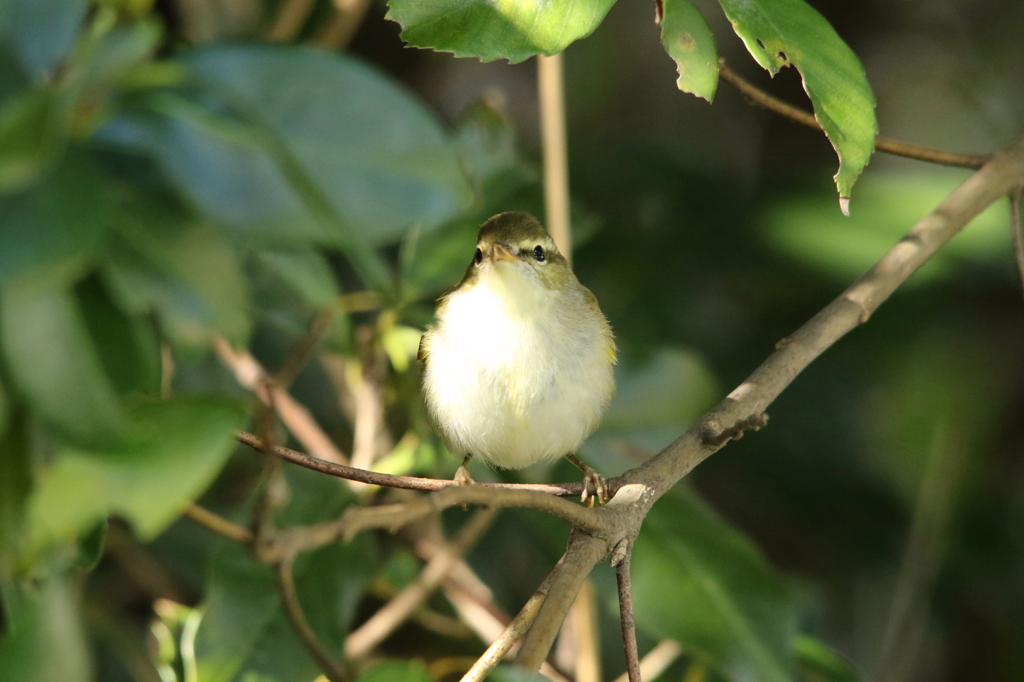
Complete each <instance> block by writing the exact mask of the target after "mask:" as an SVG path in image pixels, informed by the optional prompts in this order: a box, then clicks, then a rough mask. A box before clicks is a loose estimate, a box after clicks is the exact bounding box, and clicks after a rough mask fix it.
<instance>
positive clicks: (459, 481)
mask: <svg viewBox="0 0 1024 682" xmlns="http://www.w3.org/2000/svg"><path fill="white" fill-rule="evenodd" d="M454 480H455V485H473V484H474V483H476V481H474V480H473V477H472V476H470V475H469V469H467V468H466V465H464V464H463V465H462V466H460V467H459V469H458V471H456V472H455V479H454Z"/></svg>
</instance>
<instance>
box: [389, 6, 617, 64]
mask: <svg viewBox="0 0 1024 682" xmlns="http://www.w3.org/2000/svg"><path fill="white" fill-rule="evenodd" d="M613 4H615V0H582V1H581V2H576V1H574V0H549V1H548V2H543V3H538V2H527V1H524V0H513V1H511V2H502V3H494V2H485V1H484V0H390V2H388V7H389V9H388V14H387V18H388V19H391V20H392V21H397V22H398V23H399V24H401V25H402V40H404V41H406V42H407V43H409V44H410V45H412V46H413V47H429V48H433V49H435V50H440V51H442V52H452V53H453V54H455V56H456V57H479V58H480V59H481V61H485V62H489V61H492V60H494V59H507V60H509V62H511V63H513V64H515V63H516V62H521V61H523V60H524V59H528V58H529V57H532V56H534V55H537V54H545V55H548V56H550V55H553V54H557V53H558V52H561V51H562V50H564V49H565V48H566V47H568V46H569V44H570V43H572V42H573V41H575V40H579V39H580V38H584V37H586V36H588V35H590V34H591V33H593V32H594V29H596V28H597V27H598V26H599V25H600V23H601V21H602V20H604V17H605V15H606V14H608V10H610V9H611V7H612V5H613Z"/></svg>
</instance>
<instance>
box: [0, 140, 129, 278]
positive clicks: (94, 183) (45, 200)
mask: <svg viewBox="0 0 1024 682" xmlns="http://www.w3.org/2000/svg"><path fill="white" fill-rule="evenodd" d="M112 195H113V186H112V184H111V183H110V182H109V180H108V179H107V178H106V176H105V175H104V174H103V173H102V171H101V170H100V169H99V168H97V166H96V165H95V164H94V163H92V162H90V161H89V159H88V158H87V157H85V156H84V155H81V154H74V155H69V156H68V157H67V158H65V160H64V162H63V163H61V164H60V165H59V166H58V167H57V168H55V169H54V170H53V172H52V173H51V174H50V176H49V177H47V178H46V180H45V181H44V182H43V183H41V184H40V185H38V186H36V187H34V188H32V189H30V190H28V191H25V192H21V193H18V194H0V225H2V226H3V229H0V285H2V284H6V283H9V282H11V281H13V280H14V279H17V278H20V277H24V276H26V275H28V274H34V273H41V272H42V270H41V269H42V268H48V270H47V271H46V272H45V276H46V277H48V278H51V279H52V278H54V277H57V276H60V277H65V278H74V277H77V276H78V275H80V273H81V272H83V271H84V270H85V269H86V268H87V267H88V266H89V265H90V264H91V262H92V259H93V258H94V256H95V254H96V252H97V249H98V247H99V246H100V244H101V243H102V240H103V237H104V235H105V234H106V232H107V230H108V229H109V227H110V224H111V223H112V222H113V215H114V213H113V212H114V202H113V197H112Z"/></svg>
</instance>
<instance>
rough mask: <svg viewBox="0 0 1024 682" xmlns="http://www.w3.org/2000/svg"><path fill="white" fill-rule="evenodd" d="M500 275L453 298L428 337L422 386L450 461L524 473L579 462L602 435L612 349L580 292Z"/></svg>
mask: <svg viewBox="0 0 1024 682" xmlns="http://www.w3.org/2000/svg"><path fill="white" fill-rule="evenodd" d="M501 267H502V268H503V270H502V271H501V272H496V271H495V270H490V271H488V272H486V273H485V272H481V273H480V274H481V277H480V278H479V281H478V282H477V283H476V285H475V286H473V287H471V288H468V289H467V290H465V291H458V292H455V293H453V294H452V295H451V296H450V297H449V299H448V301H447V304H446V305H445V306H444V309H443V312H442V313H441V314H440V315H439V318H438V320H437V325H436V327H435V328H434V329H431V330H429V331H428V332H427V334H428V336H427V339H426V347H427V351H428V360H427V366H426V369H425V374H424V380H423V386H424V397H425V399H426V403H427V408H428V410H430V412H431V414H432V415H433V417H434V420H435V422H436V423H437V424H438V426H439V428H440V430H441V432H442V433H441V435H442V437H443V438H444V440H445V441H446V442H447V444H448V447H449V448H450V449H451V450H452V451H453V452H455V453H456V454H460V455H464V454H467V453H469V454H472V455H473V456H475V457H479V458H481V459H483V460H485V461H487V462H489V463H490V464H492V465H494V466H498V467H502V468H510V469H519V468H523V467H527V466H530V465H531V464H534V463H536V462H541V461H550V460H553V459H556V458H558V457H561V456H563V455H567V454H570V453H574V452H576V451H577V449H578V448H579V446H580V445H581V444H582V443H583V441H584V440H585V439H586V438H587V436H589V435H590V434H591V433H592V432H593V431H594V429H596V428H597V426H598V424H599V423H600V421H601V417H602V416H603V415H604V412H605V410H606V409H607V407H608V402H609V400H610V399H611V394H612V391H613V390H614V385H615V381H614V374H613V370H612V358H613V353H612V352H611V348H612V339H611V329H610V328H609V327H608V323H607V322H606V321H605V320H604V317H603V316H602V315H601V314H600V312H598V311H596V310H593V309H591V308H589V307H588V306H587V304H586V301H585V300H584V293H583V291H582V289H579V288H571V289H567V290H563V291H552V290H549V289H546V288H544V287H543V286H540V285H539V284H538V283H537V282H534V281H531V282H527V281H524V277H523V275H522V274H520V273H519V272H517V271H514V270H513V266H505V265H502V266H501ZM517 278H518V280H517ZM559 297H561V299H560V298H559ZM555 306H557V309H558V311H559V314H550V313H551V312H552V309H553V307H555Z"/></svg>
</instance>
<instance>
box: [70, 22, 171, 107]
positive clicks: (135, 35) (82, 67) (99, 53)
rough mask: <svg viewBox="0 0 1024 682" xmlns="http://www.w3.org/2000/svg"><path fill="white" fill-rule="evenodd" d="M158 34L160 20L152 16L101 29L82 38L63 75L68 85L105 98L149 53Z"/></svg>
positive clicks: (144, 60) (93, 96)
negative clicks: (153, 18)
mask: <svg viewBox="0 0 1024 682" xmlns="http://www.w3.org/2000/svg"><path fill="white" fill-rule="evenodd" d="M160 38H161V29H160V24H159V23H158V22H156V21H153V20H149V21H138V22H134V23H132V24H130V25H127V26H113V27H111V28H110V29H109V30H104V31H101V32H99V34H98V35H94V36H90V39H88V40H85V41H83V44H82V45H81V47H80V49H79V50H77V51H76V54H75V55H74V59H73V60H72V64H71V70H70V72H69V74H68V75H67V76H66V77H65V78H66V80H68V81H69V82H70V84H71V87H73V88H74V89H75V90H76V91H78V92H79V93H80V94H82V95H84V96H85V97H86V98H88V99H90V100H92V101H93V102H95V101H96V100H99V99H101V98H105V97H106V96H108V95H109V91H110V90H112V89H114V88H115V86H117V85H118V84H119V83H120V82H122V81H123V80H124V79H125V78H126V77H127V76H129V75H130V74H131V73H132V72H133V71H134V70H135V69H136V68H138V67H139V66H140V65H141V64H143V63H144V62H146V61H147V60H148V59H149V58H150V57H152V55H153V53H154V52H155V51H156V48H157V45H158V44H159V42H160Z"/></svg>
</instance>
